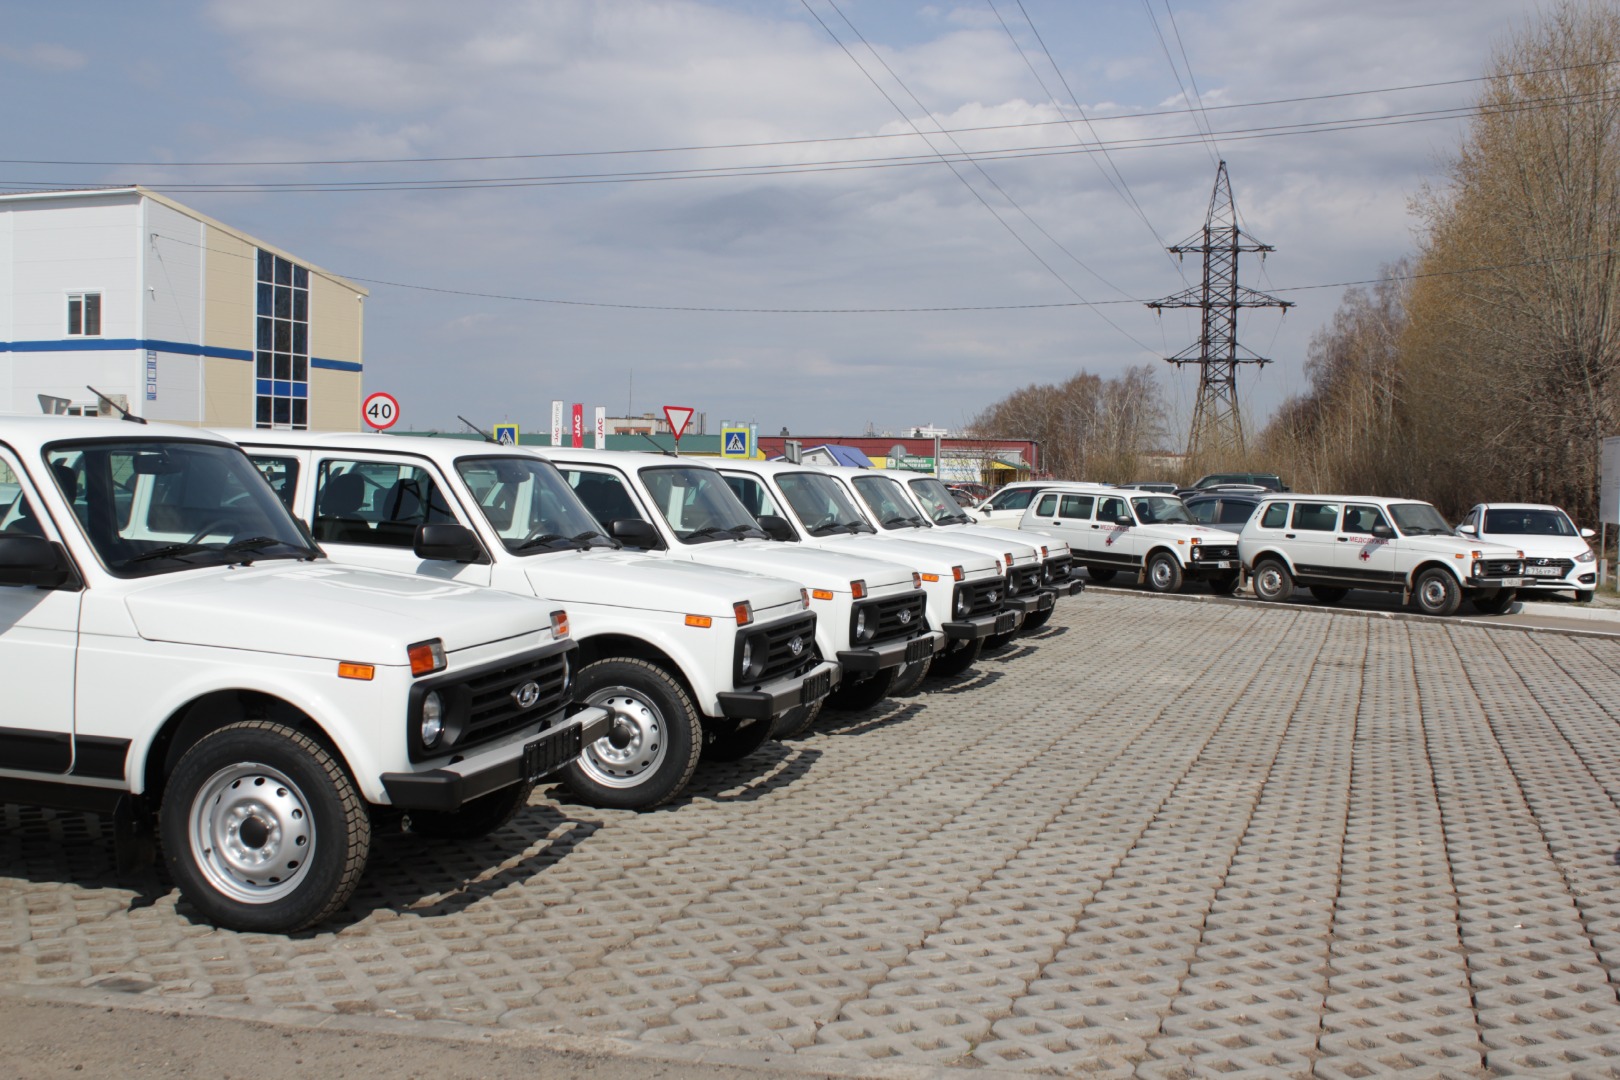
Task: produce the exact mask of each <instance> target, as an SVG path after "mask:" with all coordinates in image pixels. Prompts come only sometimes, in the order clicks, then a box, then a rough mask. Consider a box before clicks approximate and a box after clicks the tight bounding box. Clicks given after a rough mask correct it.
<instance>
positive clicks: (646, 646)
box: [234, 431, 836, 809]
mask: <svg viewBox="0 0 1620 1080" xmlns="http://www.w3.org/2000/svg"><path fill="white" fill-rule="evenodd" d="M234 437H236V438H237V439H238V440H239V441H240V442H241V443H242V444H243V445H244V446H245V447H246V448H247V450H248V453H249V455H250V456H251V457H252V458H253V461H254V463H255V464H257V465H258V466H259V468H260V470H261V471H262V472H263V473H264V474H265V476H266V478H267V479H269V480H270V482H271V485H272V487H275V488H277V489H278V490H279V491H280V492H281V493H282V495H283V498H284V499H285V500H286V501H287V504H288V506H290V507H291V508H292V510H293V512H294V513H295V514H296V515H298V516H299V517H301V518H303V519H304V520H306V521H308V522H309V523H310V528H311V530H312V531H313V533H314V535H315V538H316V539H317V540H318V541H319V542H320V543H321V545H322V546H323V547H324V548H325V549H326V551H327V552H328V553H329V554H330V555H331V556H332V558H334V559H337V560H339V561H342V562H348V563H353V564H358V565H363V566H380V567H386V568H390V569H398V570H404V571H408V572H410V573H413V574H420V575H424V576H428V577H435V578H440V579H444V580H448V581H458V582H464V583H467V584H476V585H486V586H490V587H491V588H494V589H499V590H503V591H505V592H513V593H520V594H522V595H525V596H539V597H545V598H546V599H547V600H549V601H552V602H554V603H556V604H557V605H558V606H565V607H566V608H567V610H568V614H569V619H570V625H571V626H572V629H573V637H574V640H575V641H576V642H577V643H578V645H579V650H580V657H579V658H580V664H581V667H580V671H579V678H578V684H577V687H576V694H577V695H578V697H579V699H580V700H581V701H584V702H587V703H589V704H592V705H600V706H603V707H605V708H607V709H609V710H610V711H611V712H612V714H613V727H612V730H611V732H610V733H609V734H608V735H606V736H604V737H603V738H601V739H598V740H596V741H594V742H592V743H590V744H589V745H587V746H586V748H585V752H584V753H583V754H581V755H580V757H579V759H578V760H577V761H575V762H574V763H572V764H570V765H569V766H568V768H567V769H565V770H563V772H562V774H561V779H562V782H563V783H564V784H565V785H566V786H567V787H568V788H569V790H571V791H572V792H574V794H576V795H577V796H578V797H579V798H581V799H583V800H585V801H587V802H591V803H594V804H595V805H598V806H608V807H616V808H620V809H644V808H647V807H651V806H657V805H659V804H660V803H663V802H665V801H667V800H669V799H671V798H673V797H675V795H676V794H678V793H679V792H680V791H681V790H682V789H683V788H684V787H685V786H686V784H687V781H688V780H689V779H690V778H691V776H692V773H693V771H694V769H695V768H696V767H697V763H698V758H699V755H700V754H707V755H709V756H710V757H712V758H716V759H721V760H730V759H733V758H737V757H741V756H743V755H745V754H748V753H751V752H752V751H753V750H755V749H756V748H757V747H758V746H759V745H760V744H761V743H762V742H764V740H765V739H766V738H768V737H769V734H770V731H771V729H772V727H773V726H774V725H775V723H776V718H777V717H779V716H782V715H783V714H784V713H787V712H788V711H789V710H793V709H797V708H799V707H800V706H814V705H815V703H816V702H817V701H819V700H820V699H821V698H823V697H825V696H826V695H827V693H828V692H829V691H830V690H831V689H832V682H833V675H834V672H835V671H836V665H835V664H834V663H833V662H832V661H831V660H822V659H820V658H818V657H817V656H816V650H815V648H814V643H815V633H816V615H815V612H813V611H809V610H807V608H808V606H809V598H808V596H807V595H806V593H805V591H804V589H802V588H801V587H800V586H799V585H797V584H796V583H793V582H790V581H786V580H783V579H781V578H778V577H768V576H765V575H761V574H754V573H749V572H746V571H742V570H728V569H723V568H720V567H715V566H702V565H699V564H696V563H689V562H675V561H671V560H669V559H664V558H658V557H654V556H649V555H646V554H643V553H640V552H635V551H625V550H621V549H620V544H619V543H618V541H616V540H613V539H611V538H609V537H608V536H605V535H603V533H602V531H601V529H600V528H599V526H598V524H597V522H596V520H595V519H594V518H593V517H591V514H590V511H588V510H587V509H586V508H585V507H584V506H583V505H581V503H580V501H579V499H578V498H577V497H576V496H575V495H574V492H573V489H571V488H570V487H569V486H568V484H567V482H566V481H564V480H563V478H562V476H561V475H560V474H559V473H558V472H557V470H556V469H555V468H554V467H552V466H551V465H550V464H548V463H547V462H545V461H543V460H542V459H540V458H539V457H536V456H535V455H534V454H532V453H530V452H529V451H527V450H522V449H518V448H516V447H503V446H498V445H491V444H489V443H482V442H476V441H470V440H466V439H438V438H425V437H420V436H390V435H374V434H351V435H332V434H309V433H302V432H279V431H244V432H237V433H234Z"/></svg>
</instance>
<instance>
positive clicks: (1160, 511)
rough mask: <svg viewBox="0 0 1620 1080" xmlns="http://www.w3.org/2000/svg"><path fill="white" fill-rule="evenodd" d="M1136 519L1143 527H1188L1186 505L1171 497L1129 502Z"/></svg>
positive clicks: (1150, 497)
mask: <svg viewBox="0 0 1620 1080" xmlns="http://www.w3.org/2000/svg"><path fill="white" fill-rule="evenodd" d="M1131 506H1133V507H1135V509H1136V519H1137V520H1138V521H1140V522H1141V523H1142V524H1144V525H1190V524H1192V518H1191V517H1190V516H1188V514H1187V504H1186V503H1184V502H1182V501H1181V500H1180V499H1178V498H1175V497H1174V496H1171V495H1152V496H1149V497H1147V498H1136V499H1132V500H1131Z"/></svg>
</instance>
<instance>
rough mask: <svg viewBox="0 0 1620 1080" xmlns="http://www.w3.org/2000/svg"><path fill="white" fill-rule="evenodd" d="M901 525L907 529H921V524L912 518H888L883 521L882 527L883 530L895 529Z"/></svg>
mask: <svg viewBox="0 0 1620 1080" xmlns="http://www.w3.org/2000/svg"><path fill="white" fill-rule="evenodd" d="M901 525H904V526H906V527H907V528H912V529H917V528H921V527H922V522H920V521H918V520H917V519H916V518H914V517H890V518H884V519H883V527H884V528H885V529H896V528H899V527H900V526H901Z"/></svg>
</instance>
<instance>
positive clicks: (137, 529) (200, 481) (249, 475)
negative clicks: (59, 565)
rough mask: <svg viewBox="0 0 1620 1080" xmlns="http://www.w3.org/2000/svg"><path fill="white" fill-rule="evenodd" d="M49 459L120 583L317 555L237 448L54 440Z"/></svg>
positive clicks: (168, 442) (151, 441)
mask: <svg viewBox="0 0 1620 1080" xmlns="http://www.w3.org/2000/svg"><path fill="white" fill-rule="evenodd" d="M45 461H46V463H47V464H48V465H49V466H50V471H51V475H52V478H53V479H54V480H55V482H56V486H57V488H58V489H59V490H60V491H61V492H62V497H63V498H65V499H66V500H67V501H68V502H69V503H70V504H71V505H72V507H73V515H74V517H76V518H77V519H78V521H79V525H80V527H81V528H82V529H83V530H84V535H85V538H86V539H87V540H89V541H90V545H91V547H93V548H95V551H96V556H97V557H98V558H99V559H100V560H101V563H102V565H103V566H105V567H106V568H107V569H108V570H109V571H110V572H112V573H114V574H117V575H119V576H121V577H139V576H143V575H147V574H167V573H174V572H176V571H180V570H186V569H192V568H195V567H198V566H223V565H226V564H230V563H247V562H253V561H255V560H259V559H312V558H315V557H316V556H318V555H319V554H320V551H319V549H317V548H316V547H315V546H314V544H313V543H312V542H311V541H310V540H309V539H308V538H307V537H306V536H305V534H304V531H303V530H302V529H301V528H299V526H298V523H297V522H296V521H295V520H294V519H293V516H292V515H291V514H290V513H288V512H287V508H286V507H285V506H283V505H281V500H280V499H278V498H276V494H275V492H273V491H271V490H270V487H269V485H268V484H266V483H265V482H264V478H263V477H262V476H260V475H259V471H258V470H257V469H256V468H254V467H253V463H252V462H250V461H249V460H248V459H247V455H245V454H243V453H242V452H241V451H240V450H238V449H236V448H235V447H231V446H221V445H219V444H218V443H206V442H189V441H186V440H182V439H129V440H120V441H116V442H115V441H110V440H108V441H101V440H98V441H92V442H72V443H57V444H55V445H52V446H50V447H47V448H46V450H45Z"/></svg>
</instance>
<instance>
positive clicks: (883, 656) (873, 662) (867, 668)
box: [838, 631, 944, 675]
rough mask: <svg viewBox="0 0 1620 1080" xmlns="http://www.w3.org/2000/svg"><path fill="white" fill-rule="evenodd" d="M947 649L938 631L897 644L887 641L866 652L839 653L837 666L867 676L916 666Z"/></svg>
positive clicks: (903, 639) (852, 650)
mask: <svg viewBox="0 0 1620 1080" xmlns="http://www.w3.org/2000/svg"><path fill="white" fill-rule="evenodd" d="M943 647H944V636H943V635H942V634H939V633H938V632H935V631H930V632H928V633H926V634H918V635H917V636H916V637H912V638H901V639H899V640H898V641H885V642H881V643H880V644H877V645H870V646H867V647H866V648H864V649H844V650H843V651H841V652H840V653H839V654H838V666H839V667H841V668H843V669H844V671H846V672H854V673H856V674H859V675H868V674H871V673H872V672H874V671H883V670H885V669H886V668H892V667H899V666H900V665H901V664H915V663H917V662H918V661H919V660H922V659H923V658H925V657H929V656H933V655H934V654H935V653H936V652H939V651H940V649H942V648H943Z"/></svg>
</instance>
